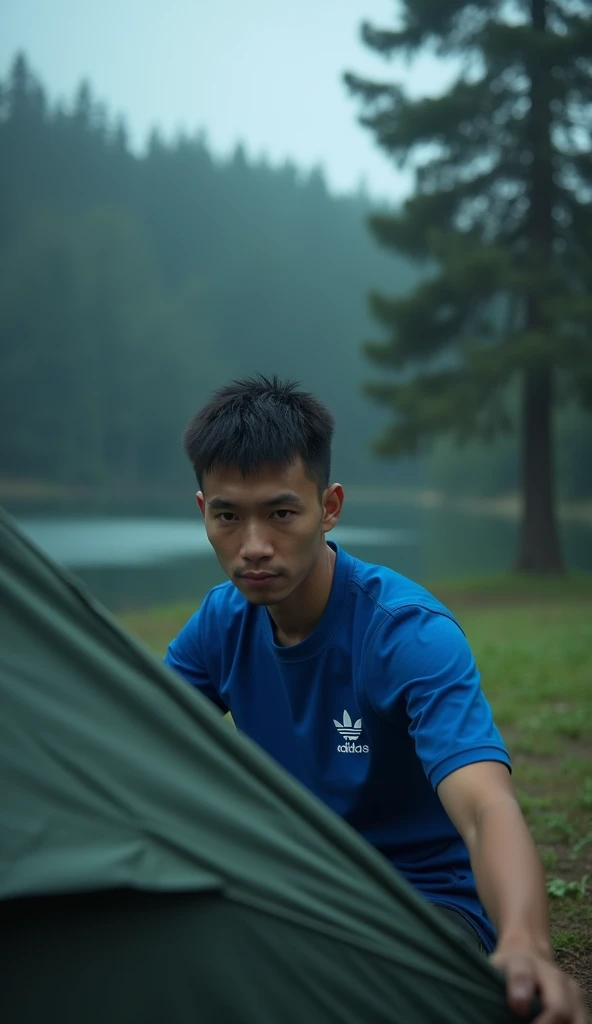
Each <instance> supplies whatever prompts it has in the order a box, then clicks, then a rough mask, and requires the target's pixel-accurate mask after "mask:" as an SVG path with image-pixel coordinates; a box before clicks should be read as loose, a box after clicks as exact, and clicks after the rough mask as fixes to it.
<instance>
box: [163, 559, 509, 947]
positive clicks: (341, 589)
mask: <svg viewBox="0 0 592 1024" xmlns="http://www.w3.org/2000/svg"><path fill="white" fill-rule="evenodd" d="M331 546H332V547H333V548H334V550H335V551H336V553H337V558H336V563H335V573H334V578H333V585H332V589H331V595H330V598H329V602H328V604H327V607H326V609H325V612H324V614H323V616H322V618H321V621H320V622H319V624H318V625H317V627H316V629H315V630H314V631H313V632H312V633H311V634H310V636H308V637H307V638H306V639H305V640H303V641H302V642H301V643H299V644H296V645H295V646H293V647H281V646H278V644H276V643H275V640H274V634H273V629H272V623H271V619H270V616H269V612H268V611H267V609H266V608H265V607H264V606H261V605H253V604H250V603H249V602H248V601H247V600H246V599H245V598H244V597H243V596H242V594H241V593H240V592H239V591H238V590H237V589H236V587H234V586H233V584H232V583H223V584H221V585H220V586H218V587H214V589H213V590H211V591H210V592H209V594H208V595H207V596H206V598H205V600H204V602H203V604H202V606H201V608H200V609H199V611H197V612H196V613H195V614H194V615H193V616H192V617H191V618H190V619H189V621H188V622H187V624H186V625H185V626H184V627H183V629H182V630H181V632H180V633H179V635H178V637H177V638H176V639H175V640H174V641H173V642H172V643H171V644H170V646H169V649H168V652H167V655H166V659H165V660H166V662H167V664H168V665H169V666H170V667H171V668H173V669H174V670H175V671H177V672H178V673H180V674H181V675H182V676H183V677H184V678H185V679H186V680H188V681H189V682H190V683H192V684H193V685H194V686H196V687H197V688H198V689H199V690H200V691H201V692H202V693H204V694H206V695H207V696H208V697H209V698H210V699H211V700H213V701H214V702H215V703H216V704H217V705H218V706H219V707H220V708H221V709H223V710H229V711H230V712H231V714H232V717H233V719H234V722H235V724H236V726H237V728H238V729H240V730H241V731H243V732H244V733H246V734H247V735H248V736H249V737H250V738H251V739H252V740H254V741H255V742H256V743H258V744H259V745H260V746H261V747H263V749H264V750H266V751H267V752H268V753H269V754H270V755H271V756H272V757H274V758H275V760H276V761H278V762H279V763H280V764H281V765H282V766H283V767H284V768H285V769H286V770H287V771H288V772H290V773H291V774H292V775H293V776H295V777H296V778H297V779H299V780H300V782H302V783H303V784H304V785H305V786H306V787H307V788H308V789H309V790H311V791H312V792H313V793H314V794H315V795H316V796H317V797H318V798H319V799H320V800H322V801H323V802H324V803H325V804H327V806H328V807H330V808H331V809H332V810H333V811H335V812H336V813H337V814H339V815H340V816H341V817H342V818H344V819H345V820H346V821H347V822H349V824H350V825H351V826H353V828H355V829H356V830H357V831H358V832H360V833H361V835H362V836H364V837H365V839H366V840H367V841H368V842H369V843H370V844H371V845H372V846H374V847H375V848H376V849H377V850H379V851H380V853H382V854H383V855H384V856H385V857H386V858H387V859H388V860H389V861H391V863H392V864H393V865H394V866H395V867H396V868H397V869H398V870H399V871H400V872H401V873H402V874H403V875H404V877H405V878H406V879H407V880H408V881H409V882H410V883H411V884H412V885H413V886H414V887H415V888H416V889H417V890H418V891H419V892H420V893H421V894H422V895H423V896H424V897H425V898H426V899H428V900H431V901H432V902H434V903H439V904H441V905H442V906H446V907H450V908H452V909H454V910H457V911H458V912H460V913H461V914H463V915H464V916H465V917H466V918H467V919H468V920H469V921H470V922H471V923H472V924H473V925H474V926H475V927H476V929H477V931H478V932H479V934H480V936H481V938H482V941H483V943H484V945H485V947H486V948H487V949H488V950H491V949H492V948H493V946H494V945H495V932H494V929H493V926H492V924H491V922H490V921H489V919H488V918H487V916H486V914H485V911H484V910H483V907H482V906H481V904H480V902H479V899H478V896H477V893H476V888H475V881H474V877H473V874H472V871H471V866H470V862H469V856H468V851H467V848H466V846H465V844H464V842H463V840H462V839H461V837H460V835H459V833H458V832H457V830H456V829H455V827H454V825H453V824H452V822H451V821H450V818H449V817H448V815H447V814H446V812H445V811H444V808H443V806H442V804H441V802H440V800H439V798H438V796H437V794H436V787H437V786H438V784H439V783H440V782H441V781H442V779H443V778H445V776H446V775H448V774H449V773H450V772H453V771H455V769H457V768H461V767H462V766H463V765H467V764H471V763H473V762H476V761H501V762H502V763H504V764H506V765H508V767H510V761H509V757H508V753H507V751H506V748H505V746H504V743H503V741H502V738H501V736H500V734H499V732H498V730H497V728H496V726H495V725H494V722H493V718H492V714H491V710H490V707H489V705H488V703H487V701H486V699H485V697H484V695H483V692H482V690H481V686H480V680H479V673H478V671H477V668H476V665H475V661H474V658H473V656H472V654H471V651H470V648H469V645H468V643H467V641H466V639H465V636H464V634H463V632H462V630H461V628H460V626H459V625H458V623H457V622H456V620H455V618H454V617H453V615H452V614H451V613H450V612H449V611H448V610H447V609H446V608H445V607H444V606H443V605H441V604H440V603H439V602H438V601H437V600H436V599H435V598H434V597H432V595H431V594H429V593H428V592H427V591H426V590H424V589H423V588H422V587H420V586H418V585H417V584H416V583H413V582H411V581H410V580H408V579H406V578H405V577H403V576H400V575H399V574H398V573H396V572H393V571H392V570H391V569H386V568H384V567H383V566H378V565H370V564H368V563H366V562H361V561H359V560H358V559H356V558H352V557H351V556H350V555H348V554H347V553H346V552H345V551H343V549H341V548H339V547H337V545H335V544H332V545H331Z"/></svg>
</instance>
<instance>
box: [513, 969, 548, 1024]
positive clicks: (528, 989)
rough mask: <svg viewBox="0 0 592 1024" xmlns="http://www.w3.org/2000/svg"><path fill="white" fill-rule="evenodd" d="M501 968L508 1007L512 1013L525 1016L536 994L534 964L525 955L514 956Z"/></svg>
mask: <svg viewBox="0 0 592 1024" xmlns="http://www.w3.org/2000/svg"><path fill="white" fill-rule="evenodd" d="M503 970H504V973H505V975H506V993H507V998H508V1003H509V1005H510V1009H512V1010H513V1011H514V1013H517V1014H519V1015H523V1016H526V1014H528V1013H530V1010H531V1007H532V1004H533V1001H534V997H535V994H536V971H535V968H534V964H533V962H532V960H531V959H530V958H529V957H527V956H514V957H511V958H510V959H508V961H507V962H506V963H505V964H504V966H503ZM537 1024H538V1022H537ZM545 1024H547V1022H545Z"/></svg>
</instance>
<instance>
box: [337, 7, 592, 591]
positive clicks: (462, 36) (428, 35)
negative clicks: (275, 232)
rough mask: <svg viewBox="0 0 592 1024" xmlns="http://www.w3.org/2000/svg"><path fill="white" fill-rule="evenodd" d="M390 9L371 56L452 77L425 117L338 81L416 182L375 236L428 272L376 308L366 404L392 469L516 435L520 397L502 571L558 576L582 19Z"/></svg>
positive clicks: (585, 250) (582, 229)
mask: <svg viewBox="0 0 592 1024" xmlns="http://www.w3.org/2000/svg"><path fill="white" fill-rule="evenodd" d="M399 9H400V15H401V17H400V23H399V25H398V27H396V28H395V29H393V30H382V29H377V28H375V27H372V26H370V25H364V26H363V29H362V34H363V39H364V40H365V42H366V43H367V45H368V46H369V47H371V48H372V49H374V50H375V51H376V52H377V53H379V54H381V55H383V56H385V57H392V56H396V55H404V56H411V57H413V56H416V55H418V54H420V53H422V52H424V51H426V50H427V51H430V50H431V51H432V52H436V53H437V54H438V55H440V56H443V57H447V58H452V59H454V60H456V61H458V64H459V72H458V75H457V77H456V80H455V81H454V83H453V85H452V86H451V88H450V89H449V90H448V92H447V93H446V94H445V95H442V96H440V97H437V98H424V99H420V100H411V99H410V98H409V97H408V95H406V93H405V90H404V88H402V87H401V86H400V85H394V84H388V83H376V82H370V81H366V80H364V79H361V78H360V77H358V76H356V75H352V74H348V75H346V82H347V84H348V86H349V87H350V89H351V90H352V91H353V93H354V94H356V95H357V96H359V97H360V98H361V100H362V103H363V107H364V116H363V117H362V123H363V124H365V125H366V126H367V127H368V128H369V129H371V131H372V132H373V133H374V134H375V136H376V138H377V141H378V143H379V144H380V146H381V147H382V148H383V149H385V150H386V151H387V152H388V153H389V154H390V155H391V156H392V157H393V158H395V159H396V160H397V161H398V162H399V163H400V164H404V163H405V162H407V161H412V162H413V166H414V168H415V175H416V190H415V193H414V195H413V196H412V197H411V198H410V199H409V200H408V201H407V202H406V203H405V204H404V207H403V208H402V210H401V211H400V213H398V214H397V215H396V216H376V217H373V218H372V219H371V225H372V228H373V231H374V233H375V235H376V236H377V238H378V239H379V240H380V241H381V242H382V243H383V244H385V245H387V246H390V247H392V248H393V249H395V250H397V251H398V252H401V251H402V252H404V253H407V254H408V255H410V256H412V257H414V258H418V259H423V260H426V261H428V265H431V266H432V267H433V268H435V269H434V272H433V273H431V274H430V275H429V276H428V277H427V278H426V279H425V280H424V281H423V283H422V284H420V285H419V287H418V288H417V289H416V291H415V292H414V293H413V294H411V295H410V296H408V297H404V298H397V299H389V298H387V297H384V296H382V295H379V294H374V295H372V296H371V305H372V309H373V312H374V315H375V317H376V318H377V319H378V320H379V321H380V322H381V323H382V325H383V326H384V327H385V328H386V329H387V330H388V332H389V338H388V340H387V341H385V342H383V343H375V344H371V345H368V346H367V353H368V355H369V356H370V358H371V359H372V360H373V361H374V362H376V363H377V364H379V365H381V366H382V367H383V368H388V369H391V370H393V371H395V373H396V377H395V378H394V382H392V383H391V382H388V381H384V382H382V383H376V384H372V385H371V386H370V387H369V391H370V393H371V394H372V395H373V396H374V397H375V398H376V399H377V400H379V401H380V402H382V403H384V404H386V405H387V407H388V408H389V409H390V410H391V411H392V413H393V416H392V420H391V425H390V427H389V429H388V431H387V432H386V433H385V434H384V435H383V436H382V438H381V440H380V442H379V447H380V448H381V449H382V451H383V453H384V454H391V455H396V454H399V453H401V452H403V451H413V450H417V448H418V446H419V445H420V444H422V443H423V442H424V441H425V440H426V439H430V438H432V437H435V436H438V435H441V434H443V433H451V434H453V435H456V436H457V437H458V438H459V439H464V438H468V437H474V436H485V437H491V436H493V435H494V434H496V433H497V432H498V431H500V430H502V429H507V428H511V427H512V426H513V425H514V424H513V423H512V418H511V415H510V410H509V408H508V395H509V394H512V392H515V388H514V387H513V386H512V385H513V383H514V382H516V381H519V388H520V402H519V406H520V414H519V417H518V427H519V432H520V437H521V460H522V472H521V480H522V484H521V486H522V495H523V514H522V523H521V532H520V541H519V548H518V552H517V557H516V562H515V566H516V568H517V569H518V570H521V571H532V572H557V571H561V570H562V568H563V561H562V556H561V549H560V543H559V540H558V529H557V519H556V501H555V484H554V481H555V470H554V464H553V429H552V425H553V412H554V407H555V405H556V403H557V401H558V400H559V399H560V398H561V396H562V394H566V393H569V394H571V395H572V396H575V398H576V399H577V400H578V401H579V403H580V404H581V405H582V406H584V407H585V408H587V409H588V410H590V409H592V299H591V297H590V295H591V291H590V286H591V284H592V208H591V205H590V196H591V189H592V153H591V147H590V128H591V127H592V2H590V0H514V2H511V3H510V2H507V0H437V2H434V0H401V2H400V4H399ZM426 153H427V154H428V155H427V156H426Z"/></svg>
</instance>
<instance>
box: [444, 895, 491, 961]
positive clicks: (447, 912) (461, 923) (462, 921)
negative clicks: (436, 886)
mask: <svg viewBox="0 0 592 1024" xmlns="http://www.w3.org/2000/svg"><path fill="white" fill-rule="evenodd" d="M435 907H436V910H437V911H438V913H439V914H443V915H444V917H445V918H446V920H447V921H450V923H451V924H454V925H455V927H456V928H460V930H461V931H462V933H463V935H465V936H466V938H467V939H468V940H469V941H470V943H471V945H473V946H475V947H476V948H477V949H478V950H479V952H480V953H483V955H484V956H487V955H488V954H487V950H486V949H485V946H484V945H483V942H482V941H481V936H480V935H479V932H478V931H477V929H476V928H473V925H472V924H471V923H470V922H469V921H467V919H466V917H463V915H462V914H460V913H459V912H458V911H457V910H451V909H450V907H441V906H440V905H439V904H437V903H436V904H435Z"/></svg>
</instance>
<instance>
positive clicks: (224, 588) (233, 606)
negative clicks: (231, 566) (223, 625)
mask: <svg viewBox="0 0 592 1024" xmlns="http://www.w3.org/2000/svg"><path fill="white" fill-rule="evenodd" d="M247 607H248V602H247V600H246V598H245V597H244V596H243V595H242V594H241V592H240V590H237V588H236V587H235V586H234V583H231V582H230V580H228V581H227V582H226V583H218V585H217V586H215V587H212V589H211V590H208V592H207V594H206V596H205V597H204V599H203V602H202V605H201V607H200V611H201V612H202V613H203V615H204V616H210V615H214V616H216V617H217V618H218V617H220V618H221V620H222V621H226V622H229V621H230V620H231V619H233V618H235V617H236V616H241V615H243V614H244V612H245V609H246V608H247Z"/></svg>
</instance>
